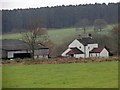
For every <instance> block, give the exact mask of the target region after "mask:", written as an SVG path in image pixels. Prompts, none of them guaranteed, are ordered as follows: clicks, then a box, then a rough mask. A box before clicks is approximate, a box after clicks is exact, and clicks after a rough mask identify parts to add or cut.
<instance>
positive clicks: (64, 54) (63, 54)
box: [61, 48, 71, 56]
mask: <svg viewBox="0 0 120 90" xmlns="http://www.w3.org/2000/svg"><path fill="white" fill-rule="evenodd" d="M70 50H71V49H69V48H68V49H67V50H65V51H64V52H63V53H62V54H61V56H67V55H66V53H68V52H69V51H70Z"/></svg>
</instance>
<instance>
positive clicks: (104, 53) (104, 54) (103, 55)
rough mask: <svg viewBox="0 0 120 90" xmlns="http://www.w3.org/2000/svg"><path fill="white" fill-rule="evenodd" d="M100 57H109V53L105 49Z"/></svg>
mask: <svg viewBox="0 0 120 90" xmlns="http://www.w3.org/2000/svg"><path fill="white" fill-rule="evenodd" d="M100 57H109V52H108V51H107V50H106V49H105V48H104V49H103V50H102V51H101V52H100Z"/></svg>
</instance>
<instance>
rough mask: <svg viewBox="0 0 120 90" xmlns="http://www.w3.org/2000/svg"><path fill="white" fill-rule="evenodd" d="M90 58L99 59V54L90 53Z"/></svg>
mask: <svg viewBox="0 0 120 90" xmlns="http://www.w3.org/2000/svg"><path fill="white" fill-rule="evenodd" d="M90 57H100V53H90Z"/></svg>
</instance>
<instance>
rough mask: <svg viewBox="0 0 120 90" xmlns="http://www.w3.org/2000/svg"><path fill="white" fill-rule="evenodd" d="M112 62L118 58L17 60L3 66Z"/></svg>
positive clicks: (5, 61) (4, 62) (5, 62)
mask: <svg viewBox="0 0 120 90" xmlns="http://www.w3.org/2000/svg"><path fill="white" fill-rule="evenodd" d="M110 61H119V59H118V57H109V58H86V59H83V58H80V59H76V58H50V59H36V60H31V59H15V60H3V61H2V62H1V64H2V65H14V64H20V65H31V64H65V63H68V64H69V63H90V62H110Z"/></svg>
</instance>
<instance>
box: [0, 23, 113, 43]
mask: <svg viewBox="0 0 120 90" xmlns="http://www.w3.org/2000/svg"><path fill="white" fill-rule="evenodd" d="M113 26H114V25H108V26H107V27H106V28H104V29H103V31H102V32H97V33H99V34H105V35H108V34H109V33H110V31H111V30H112V28H113ZM86 33H87V34H88V33H94V30H93V27H88V28H87V30H86ZM76 34H81V35H82V34H83V29H82V28H80V29H79V30H78V31H76V29H75V28H65V29H50V30H48V35H49V38H50V40H51V41H52V42H53V43H54V44H55V45H60V44H62V43H63V42H64V39H65V38H67V37H69V36H72V35H76ZM21 37H22V34H20V33H15V34H5V35H3V36H0V39H20V38H21Z"/></svg>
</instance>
